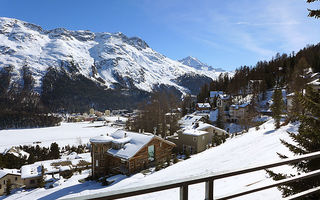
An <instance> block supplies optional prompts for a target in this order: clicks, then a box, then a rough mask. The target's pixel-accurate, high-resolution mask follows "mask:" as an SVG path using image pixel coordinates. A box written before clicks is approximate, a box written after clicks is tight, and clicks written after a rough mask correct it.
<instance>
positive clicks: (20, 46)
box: [0, 17, 220, 92]
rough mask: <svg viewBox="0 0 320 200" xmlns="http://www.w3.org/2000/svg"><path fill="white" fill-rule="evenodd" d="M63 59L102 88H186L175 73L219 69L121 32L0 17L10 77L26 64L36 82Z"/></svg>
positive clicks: (1, 53)
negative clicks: (191, 62)
mask: <svg viewBox="0 0 320 200" xmlns="http://www.w3.org/2000/svg"><path fill="white" fill-rule="evenodd" d="M65 62H74V63H75V65H76V68H77V71H78V73H80V74H83V75H84V76H85V77H88V78H90V79H92V80H95V81H96V80H98V79H100V80H101V79H102V80H103V81H100V82H99V83H100V84H103V85H105V86H107V87H108V88H114V84H121V85H122V86H124V87H128V88H130V87H136V88H138V89H139V90H143V91H148V92H150V91H152V89H153V87H154V86H157V85H161V84H164V85H167V86H173V87H175V88H176V89H178V90H180V91H182V92H186V91H188V89H187V88H185V87H183V86H180V85H179V83H178V82H177V81H176V79H177V78H179V77H181V76H183V75H186V74H187V75H188V76H194V75H197V74H198V75H199V74H200V75H203V76H204V77H210V78H216V77H217V75H219V73H220V72H217V73H210V74H208V73H207V71H205V70H202V69H195V68H193V67H190V66H187V65H183V64H181V63H180V62H177V61H174V60H171V59H169V58H167V57H165V56H163V55H161V54H160V53H158V52H156V51H154V50H153V49H151V48H150V47H149V46H148V45H147V43H146V42H145V41H143V40H141V39H140V38H137V37H131V38H129V37H127V36H126V35H124V34H122V33H114V34H113V33H107V32H103V33H93V32H90V31H82V30H80V31H69V30H66V29H63V28H57V29H53V30H44V29H42V28H41V27H40V26H37V25H34V24H31V23H27V22H23V21H20V20H17V19H12V18H5V17H1V18H0V69H1V67H3V66H7V65H10V64H11V65H13V66H14V78H15V79H20V78H21V68H22V66H24V65H26V66H28V67H30V69H31V71H32V73H33V76H34V77H35V79H36V86H37V87H38V88H39V87H40V86H41V78H42V77H43V76H44V75H45V73H46V72H47V69H48V67H53V68H55V69H60V68H64V69H67V66H66V65H65V64H63V63H65ZM103 82H104V83H103Z"/></svg>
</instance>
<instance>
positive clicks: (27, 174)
mask: <svg viewBox="0 0 320 200" xmlns="http://www.w3.org/2000/svg"><path fill="white" fill-rule="evenodd" d="M80 160H85V161H87V162H91V157H90V153H84V154H77V153H75V152H72V153H71V154H69V155H68V156H62V157H61V159H54V160H44V161H39V162H35V163H33V164H30V165H23V166H22V167H21V178H22V179H26V178H34V177H39V176H41V169H42V166H43V168H44V169H45V174H51V173H57V172H61V171H65V170H70V169H72V168H73V167H74V166H76V165H77V164H78V163H79V162H80ZM66 161H67V162H70V165H66V164H62V163H63V162H66Z"/></svg>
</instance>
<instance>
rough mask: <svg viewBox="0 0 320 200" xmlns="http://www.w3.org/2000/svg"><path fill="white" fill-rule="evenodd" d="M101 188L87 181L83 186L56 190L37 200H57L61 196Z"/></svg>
mask: <svg viewBox="0 0 320 200" xmlns="http://www.w3.org/2000/svg"><path fill="white" fill-rule="evenodd" d="M101 188H103V186H101V184H100V183H97V182H94V181H89V182H85V183H83V184H77V185H73V186H70V187H66V188H63V189H60V190H57V191H55V192H53V193H51V194H48V195H46V196H44V197H42V198H39V200H52V199H58V198H61V197H63V196H66V195H70V194H76V193H80V192H82V191H85V190H95V189H101ZM48 190H50V189H48Z"/></svg>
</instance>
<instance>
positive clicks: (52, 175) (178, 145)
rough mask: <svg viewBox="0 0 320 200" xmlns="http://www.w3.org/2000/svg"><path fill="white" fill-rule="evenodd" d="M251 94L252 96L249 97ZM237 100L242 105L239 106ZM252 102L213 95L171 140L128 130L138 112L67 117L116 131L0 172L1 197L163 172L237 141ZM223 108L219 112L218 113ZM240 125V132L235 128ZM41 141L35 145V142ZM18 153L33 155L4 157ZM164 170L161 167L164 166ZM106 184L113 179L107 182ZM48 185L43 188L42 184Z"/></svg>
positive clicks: (264, 111) (264, 110)
mask: <svg viewBox="0 0 320 200" xmlns="http://www.w3.org/2000/svg"><path fill="white" fill-rule="evenodd" d="M312 78H313V79H312V81H311V82H310V83H309V85H310V86H312V87H313V88H314V89H316V90H317V91H320V83H319V74H316V75H313V77H312ZM283 91H284V94H285V95H284V100H285V102H286V105H287V110H290V109H291V108H292V96H293V94H286V91H285V89H283ZM269 93H270V94H269V95H267V96H269V98H266V100H265V101H263V102H261V105H260V108H261V109H260V114H259V116H260V117H261V118H263V116H265V115H270V112H271V111H270V109H269V106H270V104H272V100H271V98H270V97H271V95H272V91H269ZM249 96H250V95H249ZM235 102H237V103H235ZM249 104H250V98H242V99H240V100H239V98H237V97H234V96H231V95H229V94H224V93H223V92H221V91H211V92H210V99H208V102H206V103H201V102H198V103H196V110H195V111H194V112H193V113H192V114H187V115H185V116H183V117H181V116H179V115H178V114H179V112H178V111H177V112H178V113H177V116H179V118H180V120H179V125H180V129H179V130H178V131H177V132H176V133H175V134H174V135H171V136H167V137H166V138H162V137H160V136H158V135H157V134H156V133H146V132H144V131H139V132H132V131H128V130H126V129H125V123H126V120H127V119H128V118H130V116H132V115H134V114H135V112H139V111H134V112H133V113H128V111H127V110H114V111H110V110H106V111H105V112H99V111H95V110H94V109H90V110H89V114H87V113H84V114H72V115H65V116H63V117H64V121H65V122H64V123H93V122H95V121H98V122H101V123H100V124H101V126H112V127H115V129H113V130H114V131H113V132H108V131H106V132H105V133H104V134H101V135H99V136H95V137H90V139H89V143H88V144H87V147H88V152H84V153H79V154H77V153H75V152H69V154H68V155H61V156H60V158H59V159H54V160H43V161H38V162H35V163H33V164H28V165H23V166H22V167H21V168H20V169H5V168H1V169H0V195H5V194H6V193H7V192H8V188H7V187H8V186H9V187H10V190H13V189H17V188H19V189H21V188H23V189H31V188H37V187H39V186H41V185H40V183H41V182H42V181H43V180H44V181H45V183H44V186H45V187H46V188H48V189H50V188H52V187H55V184H57V182H59V180H60V179H61V178H62V177H63V178H68V177H70V173H71V176H72V174H73V173H81V171H83V170H89V174H90V176H91V177H95V178H97V180H99V178H102V177H105V178H108V177H112V176H113V175H117V174H124V175H128V176H129V175H132V174H134V173H137V172H141V171H143V170H149V171H151V172H152V171H154V170H159V169H156V168H157V166H159V165H161V167H164V166H165V165H164V163H167V165H170V164H174V163H176V162H179V161H182V160H183V159H187V158H188V157H189V155H190V154H197V153H200V152H202V151H205V150H206V149H209V148H214V147H215V146H216V145H218V144H219V143H217V142H216V140H214V138H216V137H219V138H222V139H223V140H225V139H226V138H229V139H232V136H233V135H235V134H239V133H243V129H241V127H240V128H239V124H238V123H239V122H240V121H242V120H243V119H245V118H246V117H247V114H248V105H249ZM219 110H220V111H219ZM219 112H221V113H223V118H224V120H225V123H226V124H228V126H226V127H225V130H223V129H220V128H218V127H216V126H215V123H216V121H217V118H218V113H219ZM234 127H236V128H234ZM35 142H36V141H35ZM6 153H8V154H13V155H15V156H17V157H19V156H20V157H21V156H25V157H28V153H26V152H24V151H23V150H21V149H19V148H18V147H11V148H8V149H6V150H5V151H4V152H3V154H6ZM161 167H160V168H161ZM106 180H112V178H111V179H106ZM42 187H43V186H42Z"/></svg>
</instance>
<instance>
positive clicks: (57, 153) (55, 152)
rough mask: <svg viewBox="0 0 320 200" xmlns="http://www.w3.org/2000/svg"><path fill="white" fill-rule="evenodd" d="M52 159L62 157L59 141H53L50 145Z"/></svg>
mask: <svg viewBox="0 0 320 200" xmlns="http://www.w3.org/2000/svg"><path fill="white" fill-rule="evenodd" d="M49 157H50V159H58V158H59V157H60V150H59V146H58V144H57V143H55V142H54V143H52V144H51V146H50V153H49Z"/></svg>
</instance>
